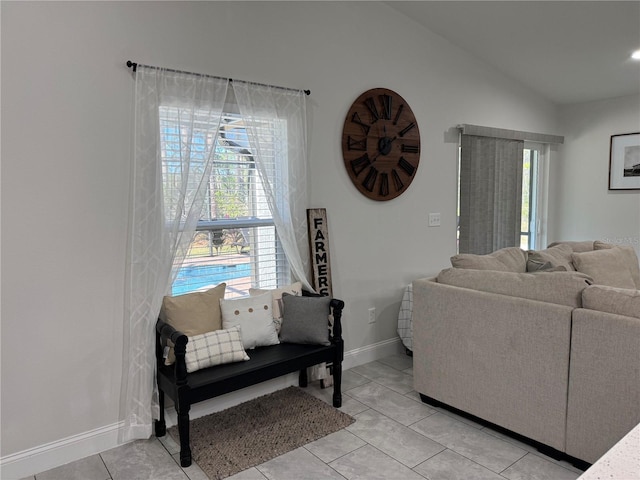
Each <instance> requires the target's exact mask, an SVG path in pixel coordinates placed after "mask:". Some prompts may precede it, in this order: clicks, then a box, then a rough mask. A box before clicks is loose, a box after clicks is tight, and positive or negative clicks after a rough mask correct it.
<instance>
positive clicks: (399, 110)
mask: <svg viewBox="0 0 640 480" xmlns="http://www.w3.org/2000/svg"><path fill="white" fill-rule="evenodd" d="M403 109H404V104H403V105H400V107H398V112H397V113H396V118H394V119H393V124H394V125H397V124H398V120H400V115H402V110H403Z"/></svg>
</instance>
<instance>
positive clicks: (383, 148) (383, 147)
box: [371, 135, 398, 163]
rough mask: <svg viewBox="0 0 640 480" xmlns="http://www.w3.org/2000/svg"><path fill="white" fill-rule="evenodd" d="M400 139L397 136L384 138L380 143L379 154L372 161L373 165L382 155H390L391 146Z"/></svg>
mask: <svg viewBox="0 0 640 480" xmlns="http://www.w3.org/2000/svg"><path fill="white" fill-rule="evenodd" d="M397 138H398V136H397V135H396V136H395V137H393V138H387V137H382V138H381V139H380V141H379V142H378V153H376V154H375V155H374V156H373V158H372V159H371V163H373V162H375V161H376V160H377V159H378V157H379V156H380V155H381V154H382V155H388V154H389V152H390V151H391V144H392V143H393V142H394V141H395V140H396V139H397Z"/></svg>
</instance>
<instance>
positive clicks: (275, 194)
mask: <svg viewBox="0 0 640 480" xmlns="http://www.w3.org/2000/svg"><path fill="white" fill-rule="evenodd" d="M232 86H233V92H234V94H235V98H236V103H237V105H238V108H239V110H240V115H241V116H242V119H243V120H244V122H245V125H246V127H247V136H248V138H249V145H250V150H251V152H252V153H253V157H254V159H255V161H256V166H257V169H258V174H259V175H260V180H261V181H262V186H263V188H264V190H265V193H266V195H267V201H268V203H269V209H270V210H271V214H272V216H273V222H274V224H275V226H276V232H277V234H278V238H279V239H280V242H281V244H282V249H283V250H284V253H285V256H286V257H287V261H288V262H289V266H290V268H291V272H292V274H293V277H294V278H295V279H296V280H298V281H300V282H301V283H302V286H303V287H304V288H305V289H307V290H310V291H313V287H312V286H311V284H310V283H309V280H308V279H309V278H310V271H311V266H310V259H309V234H308V231H307V216H306V208H307V205H308V192H307V183H308V181H307V120H306V119H307V110H306V95H305V93H304V92H303V91H301V90H289V89H284V88H279V87H274V86H269V85H260V84H255V83H249V82H243V81H239V80H234V81H233V82H232ZM265 118H268V119H278V120H282V121H283V124H284V125H286V127H285V128H286V133H285V135H284V138H282V139H281V141H280V142H279V143H278V144H277V145H276V152H275V160H276V168H275V169H268V168H267V167H266V162H265V156H266V152H265V148H266V147H265V144H264V143H265V142H263V141H262V140H261V135H260V131H261V129H260V123H261V122H262V121H264V119H265Z"/></svg>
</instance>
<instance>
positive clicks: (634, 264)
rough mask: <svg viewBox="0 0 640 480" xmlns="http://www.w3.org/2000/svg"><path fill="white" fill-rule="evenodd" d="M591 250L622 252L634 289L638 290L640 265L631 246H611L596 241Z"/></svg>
mask: <svg viewBox="0 0 640 480" xmlns="http://www.w3.org/2000/svg"><path fill="white" fill-rule="evenodd" d="M593 248H594V249H595V250H606V249H609V248H619V249H620V250H622V252H623V254H624V256H625V258H626V260H627V262H628V266H629V270H630V271H631V277H632V278H633V281H634V282H635V284H636V288H637V289H638V290H640V264H639V263H638V255H636V251H635V250H634V249H633V247H632V246H631V245H613V244H611V243H605V242H601V241H599V240H596V241H595V242H593Z"/></svg>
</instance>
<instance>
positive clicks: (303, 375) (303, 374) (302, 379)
mask: <svg viewBox="0 0 640 480" xmlns="http://www.w3.org/2000/svg"><path fill="white" fill-rule="evenodd" d="M308 384H309V380H308V377H307V369H306V368H303V369H302V370H300V375H299V376H298V386H300V387H302V388H306V387H307V385H308Z"/></svg>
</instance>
